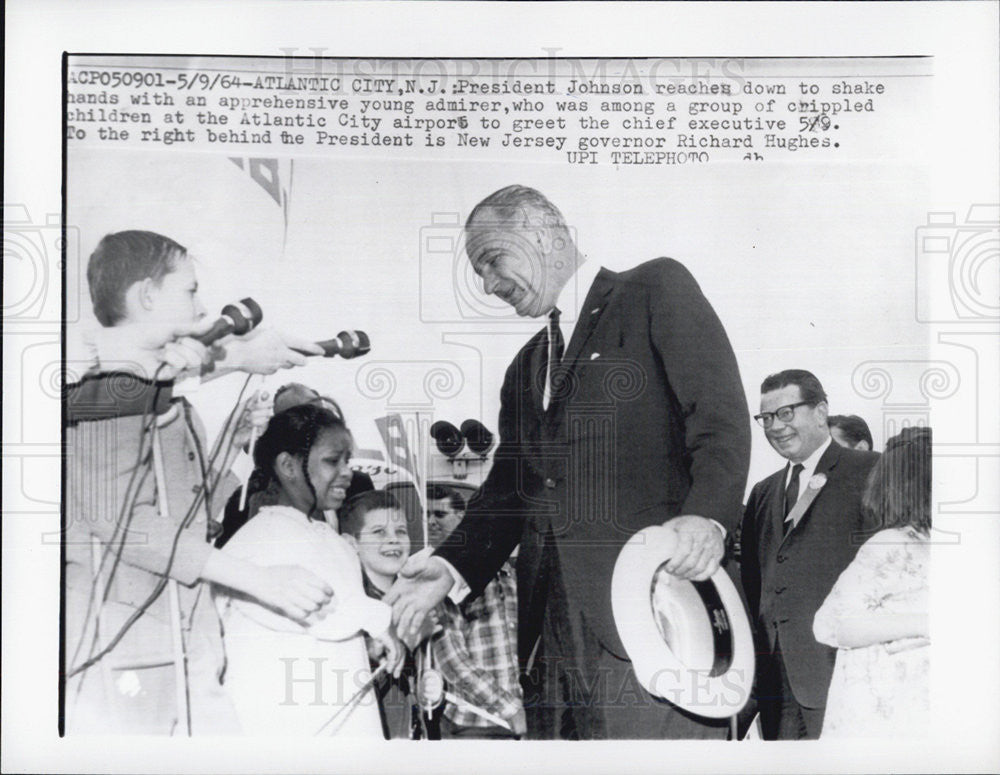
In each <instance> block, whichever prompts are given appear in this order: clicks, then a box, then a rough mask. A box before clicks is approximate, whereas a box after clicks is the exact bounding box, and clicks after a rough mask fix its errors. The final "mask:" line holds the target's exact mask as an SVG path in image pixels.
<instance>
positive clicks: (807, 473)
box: [785, 437, 833, 498]
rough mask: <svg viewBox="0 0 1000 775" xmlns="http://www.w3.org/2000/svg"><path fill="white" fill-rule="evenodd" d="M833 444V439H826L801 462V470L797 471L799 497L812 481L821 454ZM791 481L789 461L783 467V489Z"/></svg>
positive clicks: (786, 487)
mask: <svg viewBox="0 0 1000 775" xmlns="http://www.w3.org/2000/svg"><path fill="white" fill-rule="evenodd" d="M832 443H833V437H828V438H827V440H826V441H825V442H824V443H823V444H820V445H819V447H817V448H816V450H815V451H814V452H813V453H812V454H811V455H810V456H809V457H807V458H806V459H805V460H803V461H802V470H801V471H799V497H800V498H801V497H802V494H803V493H804V492H805V491H806V484H807V483H808V482H809V480H810V479H812V476H813V474H815V473H816V466H817V465H818V464H819V459H820V458H821V457H823V453H824V452H826V449H827V447H829V446H830V444H832ZM791 481H792V463H791V461H789V463H788V465H787V466H786V467H785V489H786V490H787V489H788V485H789V483H790V482H791Z"/></svg>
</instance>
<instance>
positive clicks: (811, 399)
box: [760, 369, 827, 404]
mask: <svg viewBox="0 0 1000 775" xmlns="http://www.w3.org/2000/svg"><path fill="white" fill-rule="evenodd" d="M789 385H795V387H797V388H798V389H799V392H800V393H801V394H802V400H803V401H806V402H808V403H810V404H818V403H819V402H820V401H826V400H827V399H826V391H825V390H823V386H822V385H821V384H820V382H819V380H818V379H816V375H814V374H813V373H812V372H810V371H806V370H805V369H785V370H784V371H779V372H778V373H777V374H770V375H768V376H767V377H765V378H764V381H763V382H761V383H760V392H761V395H763V394H764V393H770V392H772V391H774V390H781V388H785V387H788V386H789Z"/></svg>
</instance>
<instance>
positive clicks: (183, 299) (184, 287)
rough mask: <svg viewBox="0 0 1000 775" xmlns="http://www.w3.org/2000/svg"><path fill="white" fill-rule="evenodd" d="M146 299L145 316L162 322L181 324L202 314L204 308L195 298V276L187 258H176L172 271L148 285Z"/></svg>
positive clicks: (196, 286) (190, 262)
mask: <svg viewBox="0 0 1000 775" xmlns="http://www.w3.org/2000/svg"><path fill="white" fill-rule="evenodd" d="M149 302H150V306H149V315H150V316H151V317H152V318H154V319H156V320H158V321H160V322H163V323H176V324H177V325H184V324H188V323H194V322H196V321H198V320H200V319H201V318H203V317H205V307H204V306H202V303H201V300H200V299H199V298H198V278H197V277H196V276H195V273H194V263H193V262H192V261H191V259H190V258H188V257H187V256H184V257H181V258H178V259H177V263H176V265H175V266H174V269H173V271H171V272H167V273H166V274H165V275H163V277H162V278H161V279H160V282H159V284H158V285H157V284H153V285H152V286H151V287H150V288H149Z"/></svg>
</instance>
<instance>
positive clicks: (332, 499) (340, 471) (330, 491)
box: [308, 429, 352, 509]
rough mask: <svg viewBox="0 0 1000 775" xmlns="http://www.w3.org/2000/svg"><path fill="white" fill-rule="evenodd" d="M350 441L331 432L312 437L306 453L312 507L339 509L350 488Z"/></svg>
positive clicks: (329, 430)
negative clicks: (313, 502)
mask: <svg viewBox="0 0 1000 775" xmlns="http://www.w3.org/2000/svg"><path fill="white" fill-rule="evenodd" d="M350 462H351V444H350V438H349V437H346V436H345V434H343V433H337V432H335V431H333V430H331V429H327V430H324V431H322V432H321V433H320V434H319V436H317V437H316V441H315V442H314V443H313V446H312V449H311V450H310V451H309V469H308V470H309V481H310V482H311V483H312V486H313V489H314V490H315V492H316V506H317V507H318V508H321V509H339V508H340V505H341V504H342V503H343V502H344V498H345V497H346V495H347V488H348V487H350V486H351V476H352V474H351V468H350Z"/></svg>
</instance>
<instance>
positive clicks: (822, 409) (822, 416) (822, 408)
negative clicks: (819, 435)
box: [816, 401, 830, 425]
mask: <svg viewBox="0 0 1000 775" xmlns="http://www.w3.org/2000/svg"><path fill="white" fill-rule="evenodd" d="M816 414H817V416H818V417H819V424H820V425H828V423H827V418H828V417H829V416H830V407H829V406H828V405H827V403H826V401H820V402H819V403H818V404H816Z"/></svg>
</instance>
